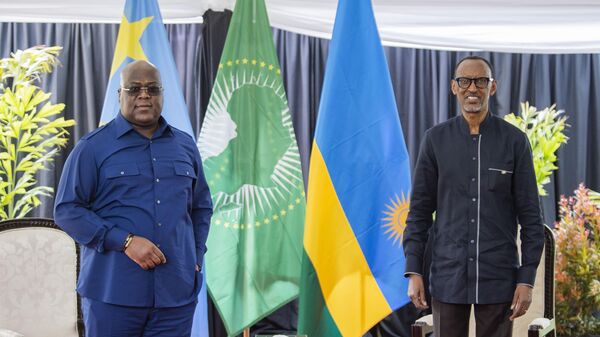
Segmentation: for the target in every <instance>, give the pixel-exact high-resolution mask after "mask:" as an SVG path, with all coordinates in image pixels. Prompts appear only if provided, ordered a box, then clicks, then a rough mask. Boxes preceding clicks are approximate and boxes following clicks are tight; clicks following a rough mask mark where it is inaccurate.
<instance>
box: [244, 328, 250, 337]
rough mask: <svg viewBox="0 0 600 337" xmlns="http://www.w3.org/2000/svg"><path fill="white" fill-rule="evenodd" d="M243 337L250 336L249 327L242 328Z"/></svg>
mask: <svg viewBox="0 0 600 337" xmlns="http://www.w3.org/2000/svg"><path fill="white" fill-rule="evenodd" d="M244 337H250V328H246V329H244Z"/></svg>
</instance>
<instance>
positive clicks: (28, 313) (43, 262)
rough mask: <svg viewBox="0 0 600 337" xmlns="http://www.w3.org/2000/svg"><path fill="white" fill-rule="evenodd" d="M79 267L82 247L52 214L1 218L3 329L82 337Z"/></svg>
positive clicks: (34, 335)
mask: <svg viewBox="0 0 600 337" xmlns="http://www.w3.org/2000/svg"><path fill="white" fill-rule="evenodd" d="M78 273H79V247H78V246H77V245H76V244H75V242H74V241H73V239H71V237H69V236H68V235H67V234H66V233H65V232H63V231H62V230H61V229H60V228H58V227H57V226H56V225H55V224H54V222H53V221H52V220H51V219H37V218H35V219H34V218H29V219H15V220H7V221H2V222H0V335H1V334H4V335H5V336H19V335H23V336H25V337H41V336H43V337H82V336H83V326H82V323H81V322H82V321H81V311H80V304H79V296H78V295H77V292H76V291H75V286H76V281H77V275H78ZM11 334H13V335H11Z"/></svg>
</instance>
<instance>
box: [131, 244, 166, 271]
mask: <svg viewBox="0 0 600 337" xmlns="http://www.w3.org/2000/svg"><path fill="white" fill-rule="evenodd" d="M125 255H127V256H128V257H129V258H130V259H131V260H133V262H135V263H137V264H138V265H139V266H140V267H142V269H144V270H148V269H153V268H154V267H156V266H158V265H159V264H163V263H167V259H166V258H165V255H164V254H163V253H162V252H161V251H160V249H158V247H156V246H155V245H154V243H152V241H150V240H148V239H146V238H144V237H141V236H134V237H133V238H132V239H131V243H130V244H129V246H128V247H127V249H125Z"/></svg>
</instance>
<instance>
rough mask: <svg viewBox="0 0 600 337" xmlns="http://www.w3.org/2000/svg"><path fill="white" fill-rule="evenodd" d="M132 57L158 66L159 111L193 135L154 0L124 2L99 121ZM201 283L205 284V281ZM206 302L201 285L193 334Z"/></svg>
mask: <svg viewBox="0 0 600 337" xmlns="http://www.w3.org/2000/svg"><path fill="white" fill-rule="evenodd" d="M135 60H145V61H148V62H150V63H152V64H154V65H155V66H156V67H157V68H158V70H159V71H160V77H161V81H162V86H163V88H164V91H163V97H164V101H163V110H162V113H161V115H162V116H163V117H164V118H165V119H166V120H167V122H168V123H169V124H170V125H172V126H174V127H176V128H178V129H180V130H182V131H184V132H186V133H188V134H189V135H190V136H192V138H195V137H194V132H193V131H192V124H191V122H190V116H189V112H188V108H187V105H186V104H185V99H184V98H183V92H182V90H181V85H180V82H179V77H178V72H177V68H175V61H174V59H173V52H172V50H171V45H170V44H169V40H168V39H167V32H166V30H165V26H164V25H163V21H162V16H161V14H160V9H159V8H158V2H157V0H127V1H126V2H125V9H124V10H123V17H122V18H121V25H120V26H119V33H118V35H117V43H116V45H115V55H114V56H113V62H112V67H111V70H110V77H109V80H108V87H107V89H106V96H105V97H104V105H103V107H102V115H101V117H100V124H101V125H102V124H105V123H108V122H109V121H110V120H112V119H113V118H115V116H116V115H117V113H119V109H120V107H119V100H118V96H117V90H118V89H119V87H120V82H121V78H120V76H121V71H122V70H123V67H125V66H126V65H127V64H128V63H131V62H133V61H135ZM202 287H205V286H204V283H203V284H202ZM206 303H207V302H206V289H201V291H200V293H199V295H198V305H197V306H196V312H195V314H194V323H193V325H192V336H194V337H208V321H207V318H208V317H207V314H206Z"/></svg>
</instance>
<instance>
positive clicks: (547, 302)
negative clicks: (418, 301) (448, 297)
mask: <svg viewBox="0 0 600 337" xmlns="http://www.w3.org/2000/svg"><path fill="white" fill-rule="evenodd" d="M519 246H520V243H519ZM555 250H556V247H555V243H554V233H553V232H552V229H550V227H548V226H545V225H544V252H543V253H542V260H541V261H540V265H539V266H538V269H537V274H536V277H535V285H534V290H533V303H531V306H530V307H529V310H528V311H527V313H526V314H525V315H523V316H521V317H519V318H517V319H516V320H515V322H514V324H513V336H528V337H541V336H550V337H555V336H556V332H555V329H556V323H555V319H554V266H555V261H556V252H555ZM473 322H474V318H473V313H472V312H471V324H470V330H471V331H470V333H469V335H470V336H475V327H474V323H473ZM411 331H412V337H423V336H426V335H427V334H429V333H431V332H432V331H433V316H432V315H427V316H424V317H421V318H419V319H418V320H417V321H416V322H415V323H414V324H413V325H412V330H411Z"/></svg>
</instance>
